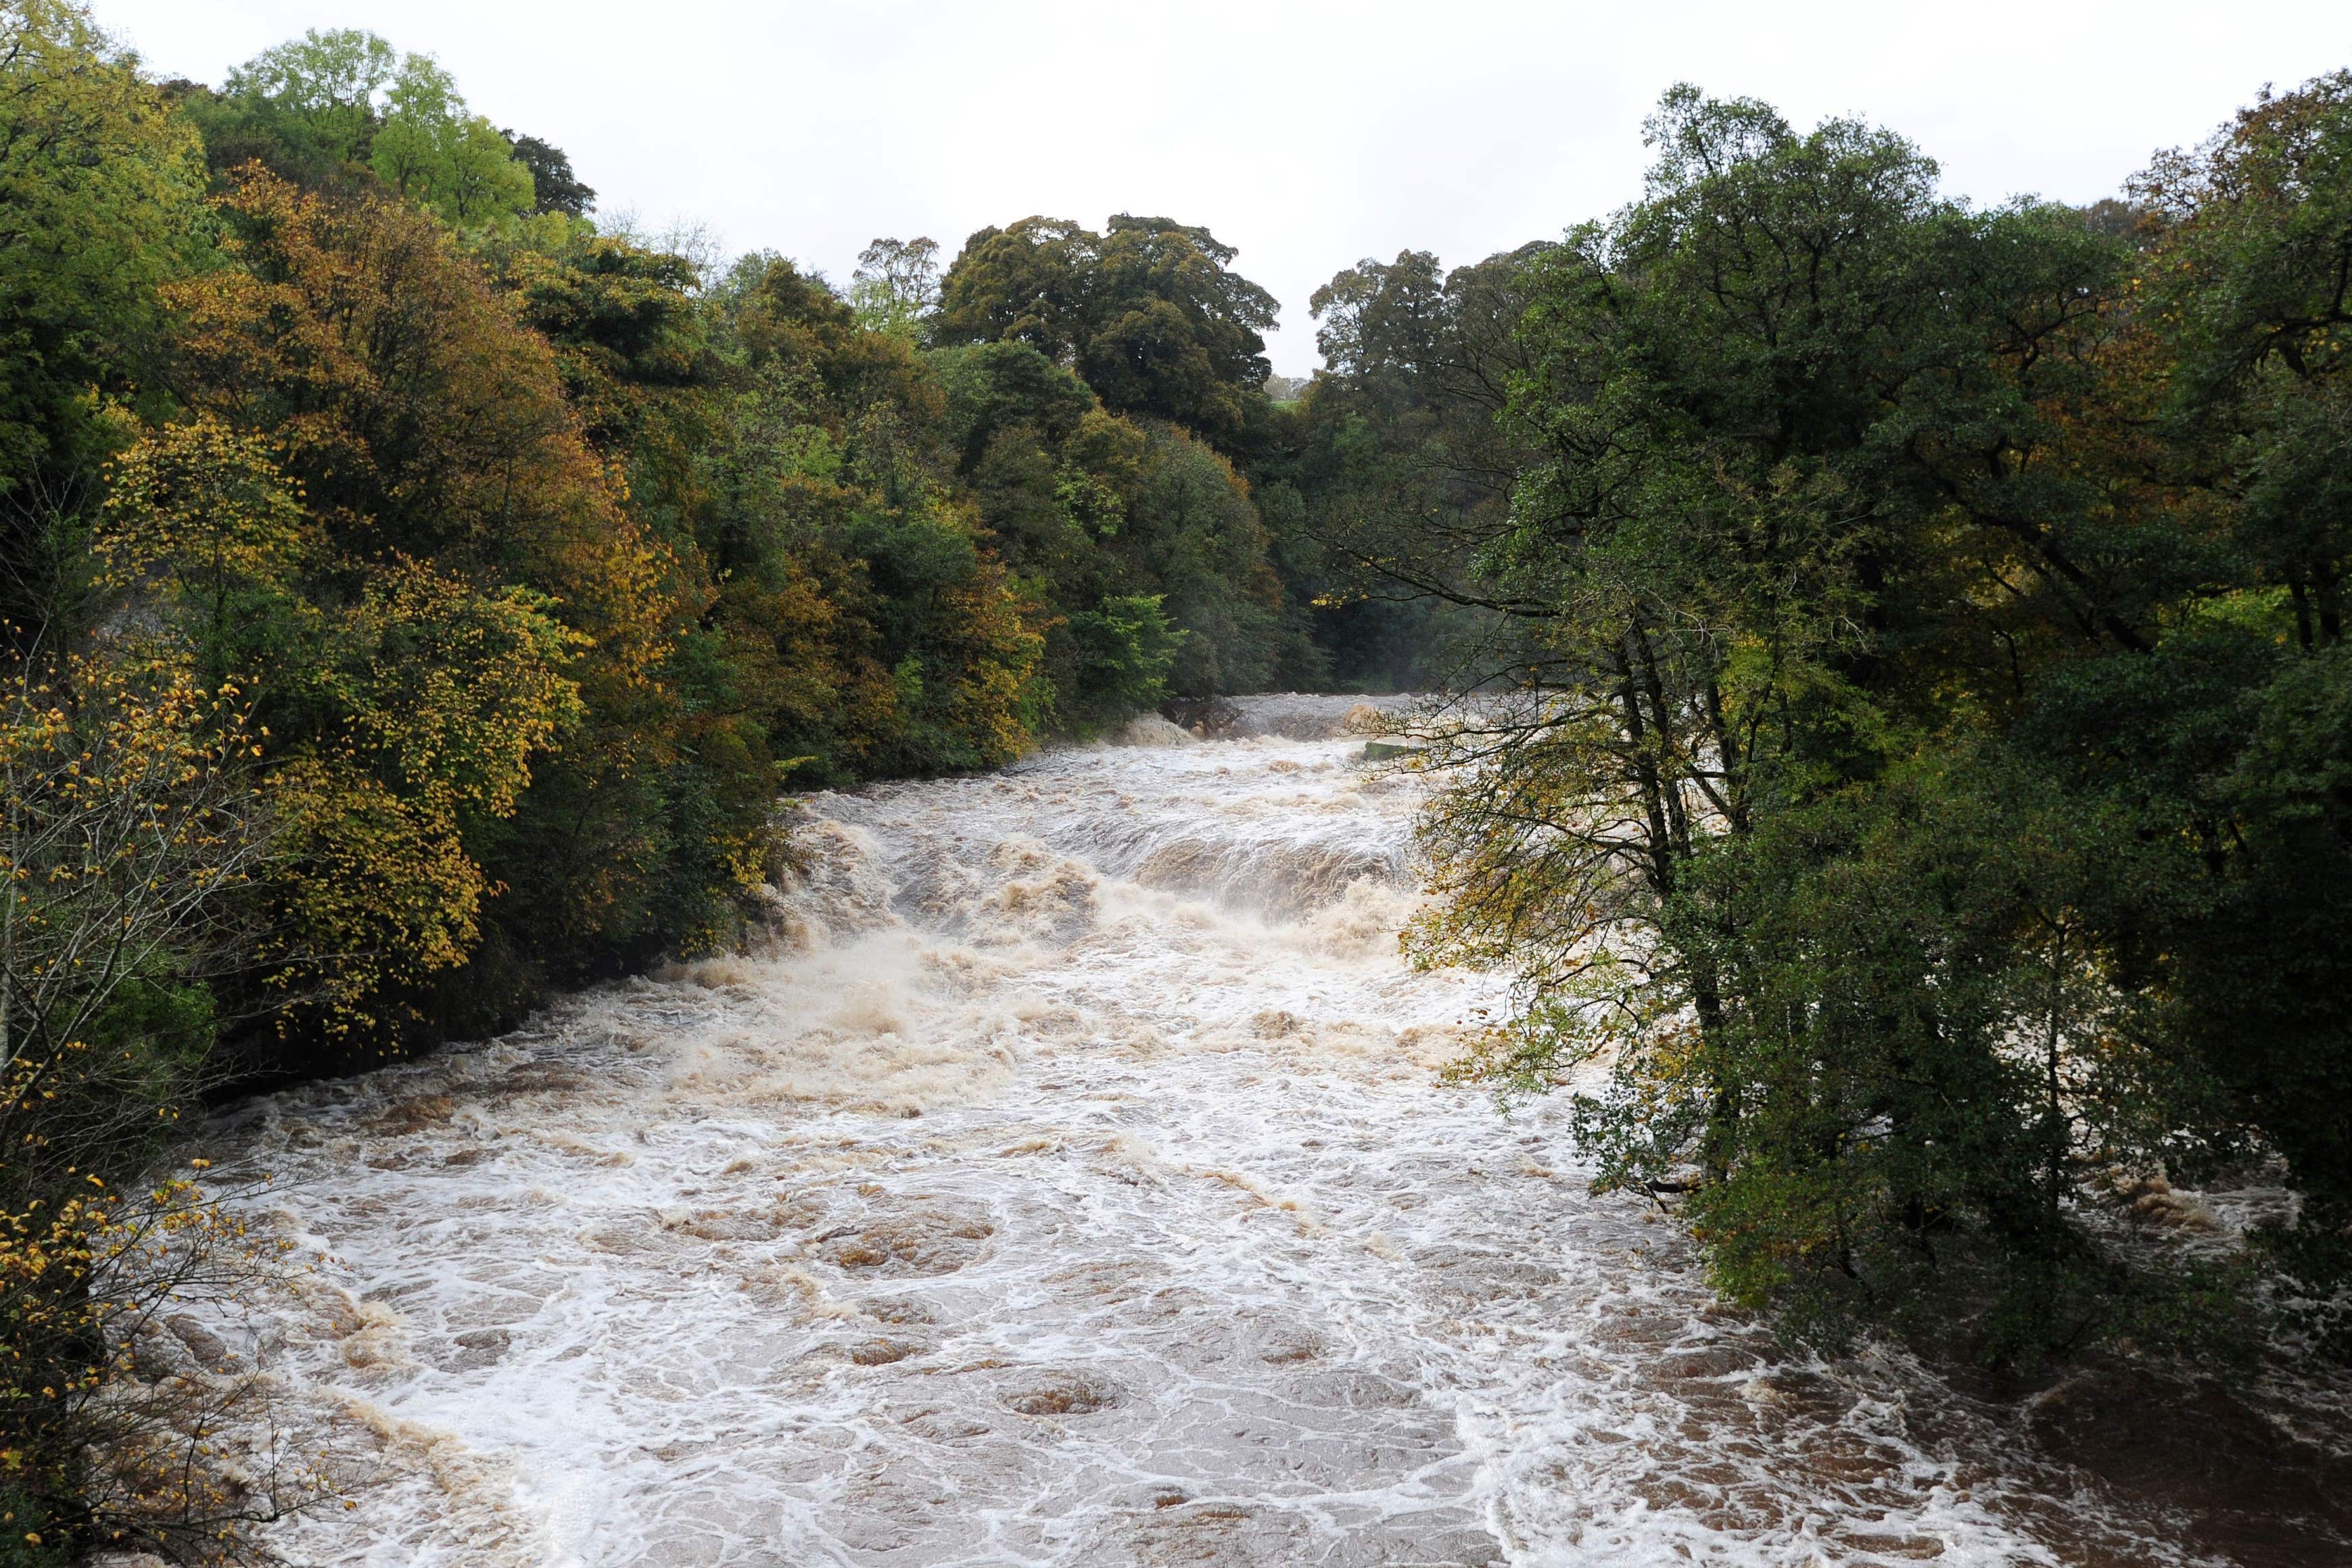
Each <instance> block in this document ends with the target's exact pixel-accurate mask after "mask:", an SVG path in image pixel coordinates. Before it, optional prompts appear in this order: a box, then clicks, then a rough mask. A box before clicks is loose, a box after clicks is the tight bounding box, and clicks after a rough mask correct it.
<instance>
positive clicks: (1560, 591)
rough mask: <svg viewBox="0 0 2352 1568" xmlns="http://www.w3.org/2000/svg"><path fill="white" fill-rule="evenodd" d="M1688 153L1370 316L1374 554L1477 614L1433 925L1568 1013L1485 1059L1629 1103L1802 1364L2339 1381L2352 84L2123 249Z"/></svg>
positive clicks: (1916, 187)
mask: <svg viewBox="0 0 2352 1568" xmlns="http://www.w3.org/2000/svg"><path fill="white" fill-rule="evenodd" d="M1649 135H1650V141H1651V145H1652V146H1653V147H1654V150H1655V153H1656V162H1655V164H1654V167H1653V169H1652V171H1651V173H1650V176H1649V182H1648V187H1647V192H1646V193H1645V195H1644V196H1643V199H1642V200H1640V201H1639V202H1637V203H1635V204H1633V205H1631V206H1629V207H1627V208H1626V209H1624V210H1623V211H1622V212H1620V213H1618V214H1615V215H1613V216H1612V217H1611V218H1609V219H1607V220H1605V221H1601V222H1596V223H1591V224H1587V225H1581V226H1579V227H1577V228H1575V229H1572V230H1570V232H1569V233H1568V235H1566V237H1565V239H1564V240H1563V241H1561V242H1559V243H1557V244H1549V245H1544V246H1535V247H1531V248H1530V249H1529V250H1528V252H1526V253H1523V254H1521V255H1520V256H1517V257H1512V258H1504V259H1501V260H1498V261H1496V262H1495V263H1490V264H1488V265H1487V266H1486V267H1479V268H1471V269H1466V270H1465V271H1461V272H1456V273H1454V274H1453V275H1452V276H1451V277H1444V278H1441V277H1439V276H1438V274H1437V272H1436V271H1435V269H1434V267H1433V264H1432V263H1431V262H1429V260H1428V259H1427V258H1425V257H1417V256H1405V257H1403V258H1401V259H1400V260H1399V261H1398V262H1397V263H1396V264H1395V265H1394V266H1393V267H1374V266H1370V265H1368V266H1366V267H1363V268H1360V269H1359V270H1358V271H1357V272H1356V273H1354V274H1351V275H1349V276H1348V277H1344V278H1343V279H1342V280H1341V282H1340V283H1339V284H1338V285H1335V286H1334V288H1335V291H1334V293H1333V295H1332V297H1331V303H1332V304H1333V306H1334V307H1335V315H1336V321H1337V326H1338V330H1337V333H1336V336H1334V337H1332V338H1331V339H1330V340H1328V341H1327V352H1331V353H1332V356H1333V360H1334V364H1335V367H1336V368H1337V371H1338V372H1339V373H1338V374H1336V375H1333V376H1327V377H1326V378H1325V379H1324V380H1323V381H1322V382H1319V383H1318V387H1317V389H1316V391H1315V392H1313V393H1311V394H1310V401H1313V400H1315V399H1319V398H1322V397H1325V396H1330V395H1336V396H1340V397H1344V398H1346V399H1348V400H1349V402H1350V404H1351V406H1357V407H1360V408H1361V409H1362V410H1363V411H1364V421H1365V423H1364V424H1363V427H1362V428H1363V431H1364V432H1365V434H1363V435H1362V436H1361V437H1356V436H1350V437H1349V439H1350V440H1356V439H1360V440H1361V441H1362V442H1363V443H1364V444H1366V445H1367V446H1368V447H1369V448H1370V449H1373V450H1378V451H1383V452H1391V453H1393V454H1396V455H1398V462H1397V463H1396V465H1395V466H1394V468H1393V469H1392V471H1391V473H1392V479H1391V481H1389V482H1387V483H1386V484H1384V485H1383V486H1375V488H1376V489H1377V490H1379V491H1380V492H1381V494H1382V495H1384V496H1387V497H1396V498H1397V499H1398V500H1400V501H1402V503H1405V504H1402V505H1385V506H1384V509H1383V505H1382V504H1373V503H1372V502H1371V501H1370V499H1369V497H1368V499H1367V504H1366V507H1365V510H1364V511H1363V514H1362V517H1363V522H1362V527H1361V528H1359V529H1358V530H1357V531H1356V533H1355V535H1354V536H1353V537H1354V538H1356V539H1357V541H1358V543H1357V544H1356V545H1354V546H1352V547H1348V545H1347V541H1348V539H1349V537H1350V536H1349V535H1348V534H1346V533H1345V532H1344V531H1341V532H1335V533H1332V534H1330V535H1329V537H1330V538H1333V539H1334V540H1335V541H1337V543H1338V544H1339V546H1341V547H1347V550H1346V553H1349V554H1351V555H1352V556H1353V557H1354V558H1356V559H1362V560H1365V561H1368V562H1370V563H1372V564H1373V565H1375V566H1379V567H1382V568H1384V569H1386V570H1389V571H1390V572H1391V573H1392V574H1393V575H1395V576H1397V577H1399V578H1402V579H1404V580H1411V581H1412V582H1415V583H1418V584H1420V585H1421V586H1423V587H1424V588H1425V589H1427V590H1428V591H1430V592H1432V593H1433V594H1437V595H1441V596H1446V597H1450V598H1451V599H1453V600H1455V601H1462V602H1464V603H1466V604H1470V605H1474V606H1476V607H1477V609H1478V612H1479V613H1480V614H1481V615H1482V616H1483V617H1484V618H1485V625H1486V628H1487V629H1488V630H1487V636H1486V644H1485V646H1486V650H1487V653H1486V663H1485V664H1483V666H1481V670H1482V672H1483V673H1484V674H1486V676H1488V677H1490V680H1489V684H1488V685H1486V687H1485V688H1484V690H1483V691H1482V692H1480V693H1478V694H1475V695H1474V696H1473V697H1472V698H1471V699H1470V700H1469V702H1468V705H1467V712H1468V713H1469V714H1470V715H1471V717H1470V720H1469V722H1468V723H1467V724H1466V726H1465V728H1464V729H1463V730H1462V732H1461V733H1460V734H1458V735H1457V736H1454V737H1452V738H1450V739H1449V740H1448V741H1446V742H1445V743H1444V745H1443V746H1442V747H1441V752H1442V757H1441V758H1440V759H1441V760H1444V761H1446V762H1450V763H1453V764H1457V765H1459V766H1460V767H1461V768H1463V769H1464V770H1465V771H1463V772H1461V773H1458V774H1455V775H1453V776H1451V779H1450V780H1449V781H1448V782H1447V783H1446V784H1445V785H1444V788H1443V789H1442V791H1441V793H1440V795H1439V796H1438V798H1437V800H1436V803H1435V805H1434V807H1433V811H1432V814H1431V816H1430V818H1429V821H1428V825H1427V830H1426V837H1427V842H1428V847H1429V849H1430V851H1431V852H1432V855H1433V863H1434V866H1435V880H1436V883H1437V885H1438V888H1439V890H1440V892H1441V893H1442V894H1444V897H1443V899H1442V900H1441V902H1440V903H1439V904H1437V906H1436V907H1435V908H1434V909H1433V913H1432V914H1431V915H1429V916H1428V917H1427V918H1426V919H1425V920H1424V921H1423V923H1422V925H1420V926H1419V928H1418V929H1417V931H1416V933H1415V936H1414V940H1415V942H1416V944H1417V947H1418V951H1419V952H1420V954H1421V955H1422V956H1423V957H1424V958H1425V959H1429V960H1449V959H1468V960H1472V961H1477V962H1488V963H1496V964H1501V965H1505V966H1507V967H1512V968H1514V969H1516V970H1517V972H1518V973H1519V974H1521V975H1522V976H1523V977H1524V978H1525V982H1526V985H1525V991H1524V996H1525V998H1526V1006H1525V1007H1524V1009H1522V1010H1521V1012H1520V1013H1519V1015H1518V1016H1517V1019H1515V1021H1514V1022H1513V1023H1512V1024H1511V1025H1510V1026H1509V1027H1508V1028H1507V1029H1504V1030H1499V1031H1497V1032H1496V1035H1495V1036H1494V1037H1492V1038H1491V1039H1490V1040H1489V1041H1488V1042H1487V1045H1486V1050H1485V1052H1484V1054H1483V1056H1482V1057H1481V1059H1480V1060H1479V1061H1478V1062H1476V1063H1475V1064H1474V1066H1475V1069H1476V1070H1478V1071H1484V1072H1486V1073H1487V1074H1489V1075H1491V1076H1492V1077H1495V1078H1497V1079H1499V1080H1501V1081H1503V1082H1506V1083H1509V1084H1515V1085H1517V1086H1518V1087H1520V1088H1525V1089H1542V1088H1546V1087H1549V1086H1551V1085H1554V1084H1557V1083H1560V1082H1565V1081H1566V1080H1567V1079H1568V1078H1569V1077H1570V1075H1572V1074H1575V1073H1577V1072H1579V1071H1582V1070H1584V1069H1586V1068H1587V1067H1588V1066H1590V1067H1592V1068H1594V1069H1595V1070H1601V1069H1605V1073H1604V1077H1605V1079H1606V1082H1608V1084H1609V1087H1608V1088H1606V1089H1605V1090H1597V1089H1589V1090H1588V1091H1587V1092H1584V1093H1583V1094H1582V1096H1581V1097H1580V1100H1579V1111H1580V1125H1581V1128H1582V1132H1583V1134H1584V1136H1585V1138H1586V1140H1587V1143H1588V1145H1589V1146H1590V1147H1591V1148H1592V1149H1594V1150H1595V1151H1596V1152H1597V1153H1598V1155H1599V1157H1600V1159H1601V1170H1602V1173H1603V1175H1602V1183H1603V1185H1604V1186H1611V1187H1620V1188H1626V1189H1631V1190H1633V1191H1635V1192H1642V1193H1648V1194H1651V1195H1654V1196H1655V1197H1657V1198H1658V1199H1659V1200H1660V1201H1661V1202H1664V1203H1668V1204H1670V1205H1672V1206H1674V1207H1675V1208H1676V1209H1677V1210H1678V1211H1679V1212H1680V1213H1681V1214H1682V1215H1683V1216H1684V1218H1685V1219H1686V1220H1687V1222H1688V1223H1689V1225H1690V1227H1691V1228H1692V1230H1693V1232H1694V1234H1695V1235H1696V1238H1697V1239H1698V1242H1699V1244H1700V1246H1701V1248H1702V1249H1703V1251H1704V1254H1705V1256H1706V1260H1707V1261H1708V1265H1709V1268H1710V1269H1711V1270H1712V1274H1713V1277H1714V1279H1715V1281H1717V1283H1718V1285H1719V1286H1720V1287H1721V1288H1722V1289H1723V1290H1724V1291H1726V1292H1727V1294H1728V1295H1729V1296H1730V1297H1732V1298H1733V1299H1735V1300H1737V1301H1741V1302H1744V1303H1748V1304H1750V1305H1754V1306H1759V1307H1764V1308H1767V1309H1769V1310H1771V1311H1772V1312H1774V1313H1775V1314H1776V1315H1777V1317H1778V1318H1779V1321H1780V1322H1782V1323H1783V1325H1784V1326H1786V1327H1787V1328H1788V1329H1789V1331H1790V1333H1794V1334H1796V1335H1798V1336H1799V1337H1802V1338H1808V1339H1811V1340H1814V1341H1817V1342H1821V1343H1842V1342H1843V1340H1844V1339H1845V1337H1846V1336H1848V1335H1850V1334H1851V1333H1854V1332H1856V1331H1858V1330H1861V1329H1864V1328H1871V1327H1880V1328H1885V1327H1890V1326H1891V1327H1893V1328H1895V1329H1896V1330H1898V1331H1902V1332H1913V1333H1922V1334H1927V1335H1929V1336H1931V1337H1932V1339H1933V1341H1934V1343H1937V1345H1939V1346H1940V1347H1944V1348H1950V1347H1952V1346H1955V1345H1958V1346H1962V1347H1965V1348H1967V1349H1968V1350H1969V1351H1970V1352H1972V1353H1974V1354H1981V1355H1983V1356H1985V1357H1987V1358H1989V1359H1992V1360H1997V1361H2007V1362H2011V1363H2019V1364H2032V1363H2034V1362H2037V1361H2040V1360H2043V1359H2046V1358H2049V1357H2053V1356H2062V1355H2067V1354H2078V1353H2081V1352H2083V1351H2085V1350H2087V1349H2089V1348H2090V1347H2092V1346H2095V1345H2097V1344H2101V1343H2119V1342H2121V1343H2131V1344H2137V1346H2139V1347H2140V1348H2141V1349H2143V1350H2149V1349H2154V1348H2157V1347H2160V1346H2166V1345H2169V1346H2172V1347H2175V1348H2182V1349H2187V1350H2190V1351H2193V1352H2199V1353H2207V1352H2210V1353H2220V1352H2221V1351H2224V1350H2229V1349H2232V1348H2235V1349H2237V1350H2240V1351H2242V1350H2245V1349H2246V1348H2247V1347H2248V1346H2250V1345H2252V1344H2253V1343H2258V1342H2259V1341H2260V1340H2261V1339H2262V1337H2263V1336H2262V1334H2261V1333H2257V1332H2256V1331H2257V1330H2258V1329H2260V1328H2261V1327H2262V1325H2263V1323H2265V1322H2267V1323H2268V1324H2269V1326H2270V1331H2271V1332H2273V1333H2275V1332H2281V1331H2283V1332H2284V1333H2286V1334H2287V1337H2288V1341H2289V1343H2297V1342H2299V1343H2304V1344H2305V1345H2313V1344H2320V1345H2332V1347H2333V1348H2334V1349H2335V1350H2336V1352H2337V1353H2338V1354H2343V1353H2347V1352H2352V1332H2347V1331H2352V1312H2347V1302H2348V1301H2352V1296H2347V1286H2352V1004H2347V995H2352V650H2348V649H2347V644H2346V642H2345V625H2346V610H2347V606H2346V602H2345V595H2346V573H2347V568H2352V288H2347V279H2352V74H2347V73H2338V74H2336V75H2334V76H2330V77H2326V78H2320V79H2318V80H2316V81H2314V82H2312V83H2309V84H2308V85H2306V86H2305V87H2304V88H2302V89H2299V90H2297V91H2294V92H2292V93H2286V94H2283V95H2279V96H2271V95H2269V94H2267V93H2266V94H2265V95H2264V96H2263V99H2261V100H2260V101H2259V102H2257V103H2256V104H2255V105H2254V106H2253V107H2252V108H2250V109H2248V110H2245V111H2244V112H2243V113H2242V114H2241V115H2240V116H2239V117H2238V118H2237V119H2236V120H2234V121H2233V122H2231V124H2229V125H2227V126H2225V127H2223V128H2222V129H2221V131H2219V132H2218V133H2217V134H2216V135H2215V136H2214V137H2213V138H2212V139H2211V140H2210V141H2208V142H2207V143H2205V144H2204V145H2202V146H2200V147H2199V148H2197V149H2195V150H2193V151H2189V152H2173V153H2168V154H2165V155H2163V156H2161V157H2159V158H2158V159H2157V160H2156V161H2155V162H2153V164H2152V165H2151V166H2150V168H2149V170H2148V172H2147V173H2146V174H2144V175H2143V176H2141V177H2140V178H2139V179H2138V180H2137V182H2135V183H2133V185H2132V186H2131V188H2130V189H2129V191H2128V192H2127V193H2126V194H2125V195H2123V196H2122V197H2119V198H2117V199H2116V200H2113V201H2109V202H2104V203H2101V204H2098V205H2097V206H2095V207H2094V208H2091V209H2089V210H2087V211H2086V210H2079V209H2074V208H2069V207H2065V206H2062V205H2056V204H2048V203H2043V202H2038V201H2032V200H2018V201H2013V202H2011V203H2008V204H2003V205H2000V206H1998V207H1993V208H1990V209H1980V208H1975V207H1971V206H1969V205H1966V204H1959V203H1956V202H1954V201H1951V200H1949V199H1947V198H1945V197H1943V196H1941V195H1939V194H1938V193H1937V170H1936V166H1935V164H1934V163H1933V162H1930V161H1929V160H1928V159H1927V157H1926V156H1925V155H1924V154H1923V153H1922V152H1920V151H1918V150H1917V149H1916V148H1915V147H1913V146H1911V145H1910V144H1909V143H1907V142H1906V141H1903V140H1902V139H1900V138H1899V137H1897V136H1895V135H1894V134H1892V133H1890V132H1888V131H1883V130H1879V129H1875V128H1874V127H1871V126H1869V125H1866V124H1862V123H1857V122H1853V121H1846V120H1832V121H1829V122H1827V123H1824V124H1823V125H1822V126H1820V127H1819V128H1818V129H1816V130H1814V131H1810V132H1800V131H1796V130H1794V129H1792V128H1791V127H1790V125H1788V124H1787V123H1786V122H1785V121H1783V120H1781V119H1780V117H1779V116H1778V115H1776V114H1775V113H1773V112H1772V111H1771V110H1769V108H1767V107H1766V106H1764V105H1762V104H1759V103H1755V102H1751V101H1747V100H1735V101H1721V100H1715V99H1706V98H1705V97H1703V96H1701V95H1700V94H1698V93H1697V92H1696V91H1695V90H1692V89H1676V90H1675V91H1674V92H1673V93H1671V94H1669V95H1668V96H1667V98H1666V99H1664V102H1663V103H1662V105H1661V107H1660V109H1659V110H1658V112H1657V115H1656V116H1655V118H1654V120H1652V121H1651V122H1650V125H1649ZM1363 471H1364V472H1365V473H1368V474H1378V473H1380V472H1381V470H1380V469H1379V467H1378V465H1373V466H1371V467H1368V468H1366V469H1364V470H1363ZM2174 1184H2180V1185H2181V1186H2189V1185H2190V1184H2221V1185H2252V1186H2273V1187H2281V1186H2283V1187H2285V1188H2288V1189H2291V1191H2292V1193H2293V1194H2294V1218H2282V1219H2277V1220H2274V1221H2273V1222H2272V1223H2269V1224H2266V1225H2264V1226H2262V1227H2259V1228H2256V1229H2255V1230H2254V1232H2253V1233H2252V1237H2251V1239H2250V1240H2251V1245H2249V1246H2247V1247H2244V1248H2237V1247H2234V1246H2231V1245H2225V1244H2222V1243H2221V1242H2220V1241H2219V1240H2217V1239H2216V1238H2215V1235H2214V1232H2215V1231H2216V1230H2217V1227H2215V1226H2214V1225H2213V1223H2212V1217H2211V1215H2210V1213H2209V1212H2206V1211H2203V1210H2202V1209H2201V1208H2200V1200H2199V1199H2197V1198H2196V1197H2193V1196H2191V1195H2189V1194H2187V1193H2184V1192H2181V1191H2179V1190H2177V1189H2176V1187H2175V1186H2174Z"/></svg>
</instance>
